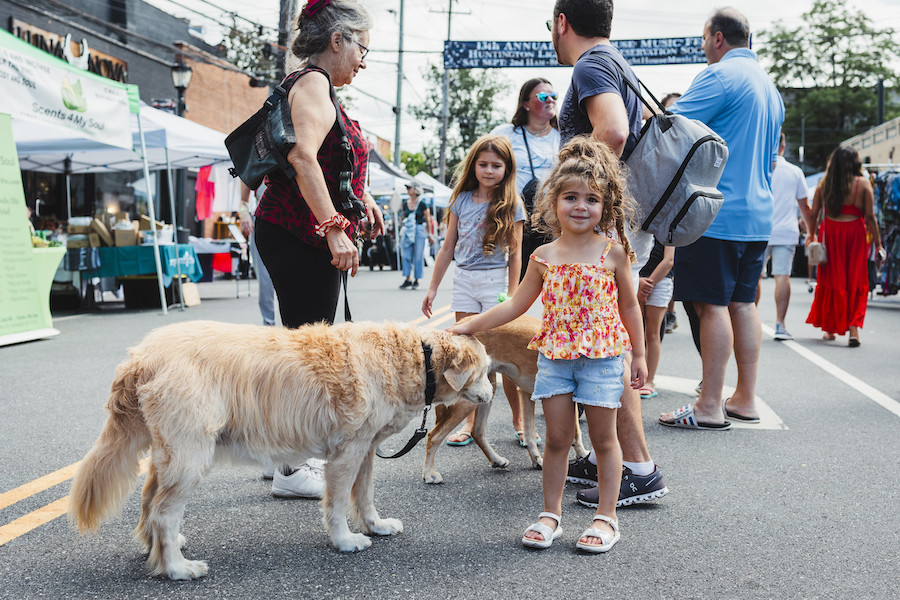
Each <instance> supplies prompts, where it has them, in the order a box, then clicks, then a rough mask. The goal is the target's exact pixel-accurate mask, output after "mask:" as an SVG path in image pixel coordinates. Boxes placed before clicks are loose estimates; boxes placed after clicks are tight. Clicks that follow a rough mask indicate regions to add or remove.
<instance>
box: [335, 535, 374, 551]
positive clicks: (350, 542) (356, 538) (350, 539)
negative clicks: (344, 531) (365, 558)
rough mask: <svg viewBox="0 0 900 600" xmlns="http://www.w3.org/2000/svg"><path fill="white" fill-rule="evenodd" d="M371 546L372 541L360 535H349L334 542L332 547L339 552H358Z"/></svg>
mask: <svg viewBox="0 0 900 600" xmlns="http://www.w3.org/2000/svg"><path fill="white" fill-rule="evenodd" d="M371 545H372V540H371V539H370V538H369V536H367V535H363V534H361V533H351V534H350V535H348V536H347V537H346V538H344V539H342V540H340V541H338V540H335V541H334V547H335V548H337V549H338V550H340V551H341V552H359V551H360V550H365V549H366V548H368V547H369V546H371Z"/></svg>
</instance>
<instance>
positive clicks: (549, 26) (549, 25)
mask: <svg viewBox="0 0 900 600" xmlns="http://www.w3.org/2000/svg"><path fill="white" fill-rule="evenodd" d="M547 31H553V19H547Z"/></svg>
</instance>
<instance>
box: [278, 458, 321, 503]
mask: <svg viewBox="0 0 900 600" xmlns="http://www.w3.org/2000/svg"><path fill="white" fill-rule="evenodd" d="M313 460H315V459H311V460H310V461H309V462H312V461H313ZM319 462H321V461H319ZM324 494H325V477H324V476H323V475H322V467H321V466H313V465H310V464H309V463H308V462H307V463H304V464H302V465H300V467H299V468H297V469H294V471H293V472H292V473H291V474H290V475H285V474H284V473H282V472H281V469H276V470H275V476H274V477H273V478H272V495H273V496H275V497H277V498H314V499H319V498H321V497H322V496H323V495H324Z"/></svg>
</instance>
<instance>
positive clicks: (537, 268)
mask: <svg viewBox="0 0 900 600" xmlns="http://www.w3.org/2000/svg"><path fill="white" fill-rule="evenodd" d="M546 268H547V267H545V266H544V265H542V264H540V263H538V262H536V261H533V260H532V261H530V262H529V263H528V270H527V271H526V272H525V279H523V280H522V283H520V284H519V287H518V288H516V293H515V294H513V297H512V298H510V299H509V300H506V301H505V302H501V303H500V304H498V305H497V306H495V307H494V308H492V309H490V310H489V311H487V312H483V313H481V314H480V315H476V316H474V317H472V318H471V319H469V320H468V321H466V322H465V323H457V324H456V325H453V326H452V327H448V328H447V331H449V332H451V333H459V334H472V333H478V332H479V331H485V330H486V329H493V328H494V327H498V326H500V325H503V324H504V323H509V322H510V321H512V320H513V319H515V318H516V317H519V316H521V315H523V314H525V311H526V310H528V309H529V308H530V307H531V305H532V304H534V301H535V300H537V297H538V296H539V295H540V294H541V287H542V285H543V271H544V270H546ZM510 277H513V274H512V271H510Z"/></svg>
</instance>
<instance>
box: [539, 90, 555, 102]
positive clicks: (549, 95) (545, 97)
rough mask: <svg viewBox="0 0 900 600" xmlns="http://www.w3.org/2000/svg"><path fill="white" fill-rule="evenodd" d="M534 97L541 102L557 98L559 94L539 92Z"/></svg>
mask: <svg viewBox="0 0 900 600" xmlns="http://www.w3.org/2000/svg"><path fill="white" fill-rule="evenodd" d="M534 97H535V98H537V99H538V100H540V101H541V102H547V100H556V99H557V98H558V97H559V96H557V95H556V92H538V93H537V94H535V95H534Z"/></svg>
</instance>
